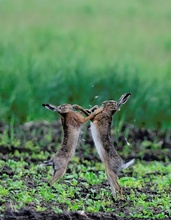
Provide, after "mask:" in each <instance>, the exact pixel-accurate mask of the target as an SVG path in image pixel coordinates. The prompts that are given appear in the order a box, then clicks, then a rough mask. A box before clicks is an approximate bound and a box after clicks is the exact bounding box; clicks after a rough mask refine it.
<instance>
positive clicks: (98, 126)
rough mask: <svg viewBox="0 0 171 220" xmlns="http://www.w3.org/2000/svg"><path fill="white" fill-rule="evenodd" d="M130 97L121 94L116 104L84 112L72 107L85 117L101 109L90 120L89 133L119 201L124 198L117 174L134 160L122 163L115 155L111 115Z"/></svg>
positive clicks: (96, 107)
mask: <svg viewBox="0 0 171 220" xmlns="http://www.w3.org/2000/svg"><path fill="white" fill-rule="evenodd" d="M130 96H131V94H130V93H127V94H123V95H122V96H121V97H120V99H119V101H118V102H116V101H114V100H108V101H104V102H103V103H102V106H101V107H98V106H94V107H93V108H91V109H89V110H85V109H83V108H82V107H81V106H78V105H74V106H73V107H74V109H77V110H80V111H82V112H83V113H84V114H85V115H87V116H88V115H89V114H90V113H91V112H93V111H94V110H96V109H101V113H99V114H98V115H96V116H94V118H92V119H91V121H92V122H91V133H92V137H93V140H94V143H95V146H96V149H97V151H98V154H99V156H100V158H101V160H102V162H103V163H104V165H105V171H106V175H107V178H108V181H109V183H110V185H111V188H112V193H113V195H115V193H116V190H117V191H118V193H119V196H120V198H121V199H124V198H123V192H122V187H121V186H120V185H119V183H118V172H119V170H121V169H124V168H127V167H128V166H130V165H131V164H132V163H134V159H133V160H131V161H129V162H128V163H124V161H123V160H122V158H121V157H120V156H119V154H118V153H117V151H116V149H115V147H114V145H113V143H112V139H111V124H112V117H113V114H114V113H115V112H117V111H118V110H119V108H120V106H121V105H122V104H125V103H126V102H127V101H128V99H129V97H130ZM96 111H97V110H96Z"/></svg>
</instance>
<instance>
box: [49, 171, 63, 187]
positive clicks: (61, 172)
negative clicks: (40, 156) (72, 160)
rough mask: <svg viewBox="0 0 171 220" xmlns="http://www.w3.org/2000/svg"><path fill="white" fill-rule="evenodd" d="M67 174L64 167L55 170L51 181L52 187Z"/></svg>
mask: <svg viewBox="0 0 171 220" xmlns="http://www.w3.org/2000/svg"><path fill="white" fill-rule="evenodd" d="M65 172H66V167H63V168H61V169H58V170H54V172H53V177H52V180H51V181H50V185H51V186H52V185H53V184H54V182H55V181H56V180H58V179H59V178H60V177H62V176H63V175H64V174H65Z"/></svg>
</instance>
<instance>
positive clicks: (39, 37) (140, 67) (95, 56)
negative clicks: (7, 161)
mask: <svg viewBox="0 0 171 220" xmlns="http://www.w3.org/2000/svg"><path fill="white" fill-rule="evenodd" d="M125 92H130V93H131V94H132V97H131V99H130V100H129V102H128V103H127V104H126V105H125V106H123V107H122V109H121V111H120V112H118V114H116V116H115V123H119V122H122V123H124V122H129V123H132V124H135V125H137V126H146V127H150V128H151V127H153V128H158V127H159V128H170V121H171V1H170V0H165V1H161V0H148V1H147V0H127V1H124V0H121V1H116V0H106V1H99V0H94V1H90V0H81V1H80V0H72V1H69V0H62V1H56V0H50V1H46V0H36V1H35V0H28V1H23V0H15V1H11V0H0V121H5V122H10V121H11V120H13V121H14V122H15V123H24V122H26V121H29V120H42V119H45V120H53V119H54V118H58V116H56V115H55V114H54V113H50V112H49V111H46V110H45V109H44V108H43V107H41V104H42V103H46V102H50V103H52V104H56V105H59V104H62V103H66V102H68V103H71V104H75V103H77V104H80V105H82V106H83V107H86V108H87V107H89V106H91V105H94V104H99V105H100V104H101V103H102V101H104V100H108V99H115V100H118V99H119V97H120V96H121V95H122V93H125Z"/></svg>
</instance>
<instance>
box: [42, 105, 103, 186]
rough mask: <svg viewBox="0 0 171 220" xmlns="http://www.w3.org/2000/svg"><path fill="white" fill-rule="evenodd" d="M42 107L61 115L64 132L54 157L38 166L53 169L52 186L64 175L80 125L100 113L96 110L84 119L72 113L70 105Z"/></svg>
mask: <svg viewBox="0 0 171 220" xmlns="http://www.w3.org/2000/svg"><path fill="white" fill-rule="evenodd" d="M43 106H44V107H45V108H47V109H49V110H51V111H55V112H58V113H59V114H60V115H61V121H62V127H63V132H64V138H63V143H62V146H61V148H60V149H59V150H58V151H57V152H56V154H55V155H54V157H52V158H51V159H50V160H49V161H45V162H44V163H43V164H41V165H40V166H52V167H53V177H52V180H51V182H50V185H53V183H54V182H55V181H56V180H58V179H59V178H60V177H61V176H63V175H64V173H65V172H66V168H67V165H68V162H69V161H70V159H71V157H72V156H73V155H74V153H75V148H76V146H77V143H78V139H79V135H80V131H81V125H82V124H84V123H85V122H87V121H88V120H90V119H92V118H93V117H94V116H95V115H96V114H98V113H99V112H101V109H98V110H96V111H95V112H93V113H92V114H90V115H89V116H87V117H84V116H83V115H82V114H81V113H79V112H76V111H74V110H73V107H72V105H70V104H62V105H60V106H54V105H51V104H43Z"/></svg>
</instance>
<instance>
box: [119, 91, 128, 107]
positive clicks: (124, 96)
mask: <svg viewBox="0 0 171 220" xmlns="http://www.w3.org/2000/svg"><path fill="white" fill-rule="evenodd" d="M130 96H131V94H130V93H124V94H123V95H122V96H121V97H120V99H119V101H118V107H119V106H121V105H122V104H125V103H126V102H127V101H128V99H129V98H130Z"/></svg>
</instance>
